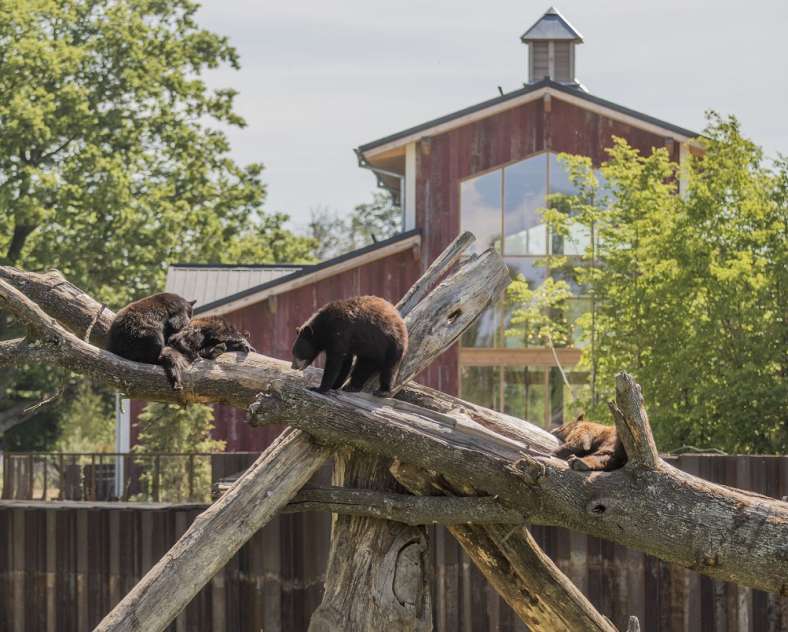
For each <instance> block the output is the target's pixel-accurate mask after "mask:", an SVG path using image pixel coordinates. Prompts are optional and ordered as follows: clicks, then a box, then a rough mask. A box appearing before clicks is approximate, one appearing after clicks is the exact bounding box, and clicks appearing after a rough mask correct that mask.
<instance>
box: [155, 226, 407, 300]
mask: <svg viewBox="0 0 788 632" xmlns="http://www.w3.org/2000/svg"><path fill="white" fill-rule="evenodd" d="M420 234H421V231H419V230H418V229H414V230H409V231H406V232H404V233H399V234H398V235H394V237H390V238H389V239H385V240H383V241H379V242H377V243H374V244H371V245H369V246H365V247H364V248H359V249H357V250H352V251H351V252H348V253H345V254H344V255H340V256H339V257H334V258H333V259H327V260H326V261H322V262H320V263H318V264H315V265H304V266H302V267H298V268H294V267H280V268H276V270H277V271H280V272H281V271H282V270H283V269H284V270H285V272H284V274H281V275H279V276H277V277H276V278H272V279H270V280H268V281H264V282H262V283H259V284H256V285H254V286H248V287H245V288H243V289H241V290H239V291H237V292H234V293H226V292H225V293H224V296H222V297H221V298H216V299H214V300H212V301H211V302H207V303H197V304H196V305H195V309H194V313H195V315H196V314H202V313H205V312H209V311H211V312H212V311H213V310H216V309H217V308H220V307H224V308H225V309H224V310H222V311H223V312H224V311H230V310H227V308H226V306H227V305H228V304H229V303H235V302H236V301H240V300H242V299H244V298H247V297H250V296H252V295H254V294H261V293H267V292H268V291H269V290H274V289H275V288H276V287H277V286H279V285H284V284H291V283H292V282H293V281H303V282H309V277H311V276H312V275H316V274H317V273H320V272H323V271H325V270H327V269H328V268H331V267H333V266H341V265H343V264H347V263H349V262H352V260H353V259H356V258H360V257H363V256H364V255H368V254H370V253H374V252H375V251H376V250H382V249H384V248H389V247H391V246H394V245H395V244H397V243H398V242H407V241H409V240H411V239H413V238H418V237H419V235H420ZM407 245H408V244H403V247H407ZM201 269H203V270H204V269H209V270H212V268H209V267H203V268H201ZM217 269H220V268H218V267H217ZM199 270H200V268H194V271H195V272H197V271H199ZM230 271H233V269H232V268H230ZM167 279H168V289H169V271H168V273H167ZM273 293H276V292H273ZM185 298H190V297H189V296H185Z"/></svg>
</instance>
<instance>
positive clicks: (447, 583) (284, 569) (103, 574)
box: [0, 454, 788, 632]
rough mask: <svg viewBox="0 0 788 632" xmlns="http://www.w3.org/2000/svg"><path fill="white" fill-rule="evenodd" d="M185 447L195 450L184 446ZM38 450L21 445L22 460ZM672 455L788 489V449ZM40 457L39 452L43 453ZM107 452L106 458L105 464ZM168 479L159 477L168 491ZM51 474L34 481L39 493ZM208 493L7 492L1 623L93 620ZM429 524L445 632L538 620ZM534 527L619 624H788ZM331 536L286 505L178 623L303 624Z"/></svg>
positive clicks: (600, 547) (689, 627)
mask: <svg viewBox="0 0 788 632" xmlns="http://www.w3.org/2000/svg"><path fill="white" fill-rule="evenodd" d="M7 456H8V455H6V458H7ZM104 456H105V457H106V456H108V455H104ZM109 456H110V457H111V456H114V455H109ZM159 456H162V457H163V455H159ZM184 456H191V455H179V458H182V457H184ZM195 456H196V455H195ZM210 456H211V457H212V459H214V460H213V462H212V467H215V470H214V472H215V474H216V478H215V480H218V479H220V478H224V477H225V476H227V475H229V474H232V471H231V470H232V467H233V464H232V462H231V461H230V460H229V455H228V458H227V459H226V460H225V459H224V458H223V457H224V455H210ZM220 456H221V457H222V458H216V457H220ZM233 456H234V458H237V459H238V462H240V461H242V460H244V459H246V462H245V463H243V464H242V465H241V467H239V468H238V469H243V467H245V466H246V464H248V462H249V461H250V460H251V459H252V458H253V457H254V454H243V455H233ZM130 458H132V459H136V458H137V455H134V456H132V457H130ZM30 459H31V456H30V455H24V456H23V457H21V460H20V461H19V462H24V461H27V463H30V462H31V461H30ZM80 459H81V460H80ZM666 460H667V461H669V462H670V463H672V464H673V465H675V466H677V467H679V468H681V469H683V470H685V471H687V472H690V473H692V474H694V475H697V476H700V477H702V478H705V479H707V480H711V481H715V482H718V483H723V484H726V485H732V486H735V487H739V488H742V489H746V490H750V491H755V492H759V493H761V494H764V495H767V496H772V497H777V498H781V497H784V496H788V456H712V455H683V456H681V457H674V458H667V459H666ZM160 461H161V459H160ZM32 462H33V463H37V461H36V459H35V458H32ZM44 462H45V460H44V461H41V463H44ZM108 462H109V461H108ZM185 462H186V463H188V462H189V460H188V459H185ZM195 462H197V459H196V458H195ZM64 463H65V464H70V463H71V461H70V458H68V457H64ZM76 463H77V464H81V467H82V470H83V472H84V471H85V468H90V467H93V465H94V462H93V461H92V459H91V458H90V455H87V456H86V455H82V456H81V457H80V458H79V459H76ZM101 464H102V461H101V460H100V459H98V458H97V459H96V461H95V465H96V466H98V465H101ZM144 465H145V466H146V467H147V468H148V469H147V470H146V471H155V464H151V463H150V462H149V461H145V463H144ZM4 466H5V463H4ZM17 466H18V463H15V464H14V466H13V467H17ZM40 467H43V465H41V466H40ZM47 467H49V466H47ZM58 467H59V464H58ZM221 469H224V471H222V472H220V470H221ZM162 470H163V468H162V464H161V462H160V464H159V471H160V472H161V471H162ZM87 471H91V470H90V469H88V470H87ZM235 471H237V470H235ZM25 472H27V470H25ZM330 475H331V470H330V468H329V467H326V468H324V469H323V470H322V471H321V472H320V473H319V474H318V476H317V477H316V479H315V481H314V482H315V483H316V484H326V483H327V482H328V481H329V480H330ZM34 478H35V477H34ZM55 478H57V477H55ZM195 478H196V477H195ZM4 482H5V481H4ZM91 485H92V483H91ZM162 486H163V483H161V482H160V483H159V494H160V495H162V494H163V487H162ZM34 487H35V486H34ZM44 487H45V486H43V484H42V486H40V487H35V489H36V493H37V494H40V493H41V492H42V490H43V489H44ZM28 488H30V487H28ZM99 488H100V485H97V486H96V490H98V489H99ZM83 489H84V486H83ZM89 489H91V490H92V489H93V488H92V486H90V487H89ZM96 493H98V492H96ZM204 507H205V505H204V504H183V503H151V502H92V501H81V502H51V501H50V502H47V501H41V500H6V501H0V536H2V537H0V632H5V631H6V630H7V631H9V632H10V631H14V632H16V631H20V632H21V631H33V630H34V631H38V630H42V631H47V632H49V631H52V632H56V631H57V632H60V631H63V632H70V631H79V632H82V631H87V630H90V629H92V628H93V626H95V625H96V624H97V623H98V621H99V620H100V619H101V618H102V617H103V616H104V614H106V613H107V612H108V611H109V610H110V609H111V608H112V606H113V605H114V604H116V603H117V602H118V601H119V600H120V599H121V598H122V597H123V595H124V594H126V593H127V592H128V591H129V590H131V588H132V587H133V586H134V585H135V583H136V582H137V581H138V579H139V578H140V577H142V575H143V574H144V573H145V572H146V571H147V570H148V569H149V568H150V567H151V566H153V564H154V563H155V562H156V561H157V560H158V559H159V558H160V557H161V556H162V555H164V554H165V553H166V552H167V550H168V549H169V547H170V546H171V545H172V544H173V543H174V542H175V541H176V540H177V539H178V537H180V536H181V535H182V534H183V533H184V532H185V531H186V529H187V528H188V526H189V525H190V524H191V522H192V521H193V520H194V518H195V517H196V516H197V515H198V514H199V513H200V512H201V511H202V510H203V509H204ZM429 530H430V537H431V538H432V542H433V544H434V546H433V547H432V552H433V553H432V555H433V568H434V578H433V582H432V598H433V599H432V604H433V620H434V629H435V630H436V632H485V631H488V630H489V631H490V632H493V631H499V630H500V631H503V632H508V631H512V632H515V631H524V630H527V628H526V627H525V625H524V624H523V623H522V622H521V621H520V620H519V619H518V618H517V617H516V616H515V615H514V613H513V612H512V611H511V610H510V609H509V608H508V606H507V605H506V604H505V603H504V602H503V601H502V600H501V599H500V598H499V597H498V595H497V593H496V592H495V591H494V590H493V589H491V588H490V587H489V586H488V585H487V583H486V581H485V580H484V578H483V577H482V576H481V575H480V574H479V572H478V571H477V569H476V567H475V566H474V564H473V563H472V562H471V561H470V560H469V559H468V558H467V557H466V556H465V555H464V554H463V552H462V549H461V548H460V546H459V545H458V544H457V542H456V541H455V540H454V538H453V537H452V536H451V535H450V534H449V533H448V532H447V531H446V530H445V529H443V528H442V527H435V528H430V529H429ZM533 533H534V535H535V537H536V539H537V540H538V542H539V544H540V545H541V546H542V547H543V548H544V550H545V551H546V552H547V553H548V554H549V555H550V556H551V557H552V558H553V559H554V560H555V561H556V562H557V564H558V565H559V567H560V568H561V570H562V571H563V572H564V573H566V574H567V575H568V576H569V577H570V578H571V579H572V581H573V582H574V583H575V584H576V585H577V586H578V587H579V588H580V589H581V590H582V591H583V592H584V593H585V594H586V595H588V597H589V598H590V599H591V601H592V602H593V604H594V605H595V606H596V607H597V608H598V609H599V610H600V611H601V612H602V613H603V614H605V615H606V616H608V617H609V618H610V619H611V620H612V621H613V623H614V624H615V625H617V626H619V627H620V628H621V627H624V628H625V624H626V620H627V617H628V616H629V615H636V616H638V618H639V619H640V621H641V625H642V629H643V630H645V631H648V632H657V631H660V632H661V631H665V632H678V631H686V632H699V631H700V632H703V631H710V632H712V631H713V632H719V631H724V632H788V599H785V598H781V597H779V596H778V595H775V594H766V593H763V592H760V591H756V590H751V589H749V588H742V587H739V586H736V585H734V584H730V583H724V582H719V581H715V580H712V579H710V578H708V577H705V576H700V575H697V574H695V573H693V572H691V571H688V570H686V569H683V568H680V567H677V566H675V565H672V564H668V563H665V562H662V561H660V560H657V559H655V558H653V557H650V556H647V555H644V554H643V553H640V552H638V551H633V550H630V549H627V548H625V547H623V546H620V545H617V544H613V543H611V542H607V541H604V540H599V539H597V538H593V537H590V536H586V535H583V534H578V533H573V532H570V531H567V530H565V529H560V528H553V527H535V528H533ZM329 546H330V515H329V514H325V513H321V514H312V513H307V514H291V515H280V516H278V517H277V518H275V519H274V520H273V521H272V522H271V523H270V524H268V525H267V526H266V527H264V528H263V529H261V530H260V531H259V532H258V533H257V534H256V535H255V536H254V537H253V538H252V539H251V540H250V541H249V542H248V543H247V544H246V545H244V546H243V548H242V549H241V550H240V551H239V552H238V554H237V555H235V556H234V557H233V558H232V559H231V561H230V562H229V563H228V564H227V565H226V566H225V568H224V569H223V570H222V571H221V572H220V573H219V574H217V575H216V576H215V577H214V578H213V580H212V581H211V582H210V583H209V584H208V585H207V586H206V587H205V588H204V589H203V590H202V591H201V592H200V593H199V594H198V596H197V597H196V598H195V599H194V600H193V601H192V603H191V604H190V605H189V606H188V607H187V608H186V610H185V611H184V612H183V613H181V615H180V616H179V617H178V619H177V620H176V621H175V623H173V625H172V626H171V627H170V629H171V630H173V631H196V632H202V631H206V632H208V631H210V630H214V631H217V632H218V631H220V630H233V631H236V630H237V631H241V632H245V631H249V632H259V631H260V630H264V631H265V632H299V631H302V630H306V629H307V625H308V623H309V617H310V615H311V613H312V612H313V610H314V609H315V608H316V607H317V606H318V605H319V603H320V599H321V594H322V586H323V579H324V572H325V567H326V561H327V555H328V551H329Z"/></svg>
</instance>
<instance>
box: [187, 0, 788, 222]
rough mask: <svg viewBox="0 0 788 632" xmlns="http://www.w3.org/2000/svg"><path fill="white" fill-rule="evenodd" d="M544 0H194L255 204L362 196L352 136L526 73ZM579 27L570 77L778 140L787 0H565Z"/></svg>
mask: <svg viewBox="0 0 788 632" xmlns="http://www.w3.org/2000/svg"><path fill="white" fill-rule="evenodd" d="M549 6H550V5H549V4H548V3H547V2H546V1H545V2H543V1H539V2H534V1H533V0H527V1H523V0H520V1H519V2H514V1H510V0H500V1H499V0H487V1H486V2H485V1H479V0H476V1H474V2H471V1H470V0H451V1H446V0H398V1H397V2H391V1H390V0H387V1H385V2H384V1H380V0H343V1H342V2H336V1H331V0H322V1H315V0H290V1H289V2H272V1H270V0H269V1H263V2H252V1H251V0H203V7H202V8H201V9H200V11H199V13H198V20H199V22H200V24H201V25H202V26H203V27H205V28H208V29H210V30H212V31H214V32H217V33H219V34H222V35H226V36H227V37H229V39H230V41H231V43H232V44H233V45H234V46H235V47H236V48H237V50H238V52H239V54H240V57H241V69H240V70H238V71H235V70H232V69H226V68H225V69H217V70H212V71H210V72H209V73H208V74H207V75H206V79H207V81H208V84H209V85H210V86H212V87H215V88H222V87H232V88H235V89H236V90H238V92H239V95H238V98H237V102H236V109H237V111H238V112H239V113H240V114H241V115H242V116H243V117H244V118H245V119H246V122H247V127H245V128H243V129H240V130H239V129H229V130H227V132H228V135H229V138H230V141H231V143H232V153H233V156H234V158H235V159H236V160H238V161H239V162H241V163H243V164H246V163H249V162H262V163H263V164H264V165H265V171H264V175H263V177H264V181H265V183H266V186H267V190H268V196H267V200H266V205H265V206H266V209H267V210H268V211H272V212H273V211H281V212H285V213H287V214H289V215H290V216H291V218H292V226H293V227H294V228H299V227H302V226H304V225H305V223H306V222H307V221H308V218H309V215H310V211H311V210H312V209H317V208H327V209H331V210H333V211H337V212H339V213H345V212H348V211H350V210H351V209H352V208H353V206H354V205H356V204H359V203H362V202H366V201H369V200H370V199H371V197H372V193H373V192H374V190H375V179H374V176H373V175H372V174H371V172H369V171H367V170H364V169H361V168H359V167H358V164H357V161H356V156H355V154H354V153H353V148H355V147H357V146H359V145H361V144H363V143H366V142H368V141H371V140H375V139H377V138H380V137H382V136H386V135H387V134H390V133H393V132H397V131H400V130H402V129H405V128H408V127H410V126H412V125H417V124H419V123H422V122H424V121H427V120H430V119H433V118H435V117H438V116H442V115H444V114H448V113H450V112H453V111H455V110H458V109H461V108H463V107H467V106H469V105H472V104H474V103H478V102H479V101H483V100H486V99H489V98H492V97H495V96H497V94H498V86H501V87H502V88H503V89H504V91H506V92H508V91H510V90H514V89H516V88H519V87H521V86H522V84H523V82H524V81H526V79H527V77H526V73H527V66H526V54H525V53H526V48H525V46H524V45H523V44H522V43H521V42H520V35H521V34H522V33H523V32H524V31H525V30H526V29H527V28H528V27H529V26H530V25H531V24H532V23H533V22H535V21H536V20H537V19H538V18H539V17H540V16H541V15H542V14H543V13H544V12H545V11H546V10H547V8H548V7H549ZM555 6H556V8H557V9H558V10H559V11H560V12H561V13H562V15H563V16H564V17H565V18H566V19H567V20H569V22H570V23H571V24H572V25H573V26H574V27H575V28H576V29H577V30H578V31H579V32H580V33H581V34H582V35H583V38H584V41H585V43H584V44H582V45H580V46H579V47H578V49H577V60H576V67H577V77H578V78H579V79H580V81H582V83H583V84H584V85H585V86H586V87H587V88H588V89H589V91H590V92H591V94H594V95H597V96H600V97H602V98H605V99H608V100H611V101H614V102H616V103H619V104H621V105H624V106H627V107H630V108H633V109H635V110H639V111H641V112H644V113H646V114H649V115H651V116H655V117H657V118H660V119H663V120H665V121H668V122H670V123H674V124H676V125H680V126H682V127H686V128H689V129H692V130H697V131H701V130H702V129H703V127H704V125H705V118H704V112H705V111H706V110H707V109H714V110H717V111H718V112H720V113H722V114H734V115H736V116H737V117H738V118H739V120H740V121H741V123H742V126H743V130H744V133H745V134H746V135H747V136H749V137H750V138H752V139H753V140H754V141H755V142H757V143H758V144H760V145H761V146H763V147H764V149H765V150H766V152H767V154H768V155H771V156H774V155H776V154H777V153H778V152H780V153H784V154H788V118H787V117H786V114H788V52H787V51H786V46H788V44H786V37H785V34H786V30H788V2H786V0H769V1H763V2H758V1H754V0H751V1H750V2H746V3H744V2H741V0H707V1H706V2H704V1H701V0H563V1H561V2H560V3H557V4H556V5H555Z"/></svg>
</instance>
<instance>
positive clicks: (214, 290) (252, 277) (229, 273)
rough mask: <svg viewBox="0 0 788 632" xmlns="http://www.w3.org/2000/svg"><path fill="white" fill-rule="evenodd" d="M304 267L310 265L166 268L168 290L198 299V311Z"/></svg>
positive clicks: (186, 266) (181, 266)
mask: <svg viewBox="0 0 788 632" xmlns="http://www.w3.org/2000/svg"><path fill="white" fill-rule="evenodd" d="M305 267H309V266H292V265H279V264H271V265H261V266H256V265H255V266H245V265H235V266H233V265H229V266H225V265H201V264H196V265H190V264H177V265H172V266H170V267H169V268H168V269H167V284H166V286H165V291H167V292H174V293H175V294H179V295H180V296H183V297H184V298H187V299H189V300H192V299H196V300H197V303H196V304H195V308H199V307H200V306H202V305H208V304H209V303H215V302H216V301H220V300H221V299H223V298H227V297H228V296H232V295H234V294H238V293H239V292H243V291H244V290H248V289H249V288H253V287H257V286H258V285H262V284H264V283H269V282H270V281H274V280H276V279H278V278H280V277H283V276H287V275H288V274H293V273H294V272H299V271H300V270H302V269H303V268H305Z"/></svg>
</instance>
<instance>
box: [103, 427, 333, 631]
mask: <svg viewBox="0 0 788 632" xmlns="http://www.w3.org/2000/svg"><path fill="white" fill-rule="evenodd" d="M329 456H330V451H329V450H327V449H326V448H324V447H320V446H318V445H316V444H315V443H314V442H313V441H312V439H311V438H310V437H309V436H308V435H306V434H304V433H303V432H301V431H299V430H288V431H286V432H285V433H283V434H282V435H281V436H280V437H278V438H277V440H276V441H275V442H274V443H273V444H271V446H270V447H269V448H268V449H267V450H266V451H265V452H264V453H263V454H261V455H260V457H259V458H258V459H257V460H256V461H255V462H254V464H253V465H252V466H251V467H250V468H249V469H248V470H247V471H246V472H245V473H244V474H243V476H241V478H239V479H238V481H236V483H235V484H234V485H233V486H232V488H231V489H230V490H228V492H227V493H226V494H224V496H222V498H221V499H220V500H219V501H217V502H216V503H214V504H213V505H211V506H210V507H209V508H208V509H206V510H205V511H204V512H203V513H201V514H200V515H199V517H198V518H197V519H196V520H195V521H194V522H193V523H192V525H191V527H189V529H188V530H187V531H186V533H185V534H184V535H183V536H182V537H181V538H180V539H179V540H178V542H176V543H175V545H174V546H173V547H172V548H171V549H170V550H169V551H168V552H167V554H166V555H164V556H163V557H161V559H159V561H158V562H157V563H156V565H155V566H153V568H151V570H150V571H148V573H147V574H146V575H145V577H143V578H142V579H141V580H140V581H139V583H138V584H137V585H136V586H135V587H134V589H133V590H132V591H131V592H129V593H128V594H127V595H126V596H125V597H124V598H123V599H122V600H121V602H120V603H119V604H118V605H117V606H115V608H113V610H112V611H111V612H110V613H109V614H108V615H107V616H106V617H104V619H103V620H102V621H101V623H99V625H98V626H97V627H96V631H97V632H105V631H106V632H109V631H112V632H133V631H134V632H160V631H161V630H164V629H166V628H167V626H168V625H169V624H170V623H171V622H172V621H173V619H175V617H176V616H177V615H178V613H179V612H181V611H182V610H183V609H184V608H185V607H186V605H187V604H188V603H189V602H190V601H191V600H192V598H193V597H194V596H195V595H196V594H197V593H198V592H199V591H200V589H202V587H203V586H205V584H207V583H208V582H209V581H210V580H211V578H212V577H214V575H216V574H217V573H218V572H219V571H221V569H222V568H223V567H224V565H225V564H226V563H227V561H228V560H229V559H230V558H231V557H232V556H233V555H235V553H236V552H237V551H238V549H240V548H241V546H242V545H243V544H244V543H246V541H247V540H249V539H250V538H251V537H252V536H253V535H254V534H255V533H256V532H257V531H258V530H259V529H260V528H261V527H262V526H263V525H265V524H266V523H267V522H268V521H269V520H271V518H272V517H273V516H275V515H276V513H277V512H278V511H279V510H280V509H281V508H282V507H283V506H285V505H286V504H287V503H288V502H289V501H290V499H291V498H292V497H293V496H295V494H296V493H297V492H298V490H299V489H301V487H303V486H304V484H305V483H306V482H307V481H308V480H309V478H310V477H311V476H312V475H313V474H314V473H315V472H316V471H317V469H318V468H319V467H320V466H321V465H322V464H323V463H324V462H325V460H326V459H327V458H328V457H329ZM217 614H218V613H217ZM223 627H224V626H222V628H223Z"/></svg>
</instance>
